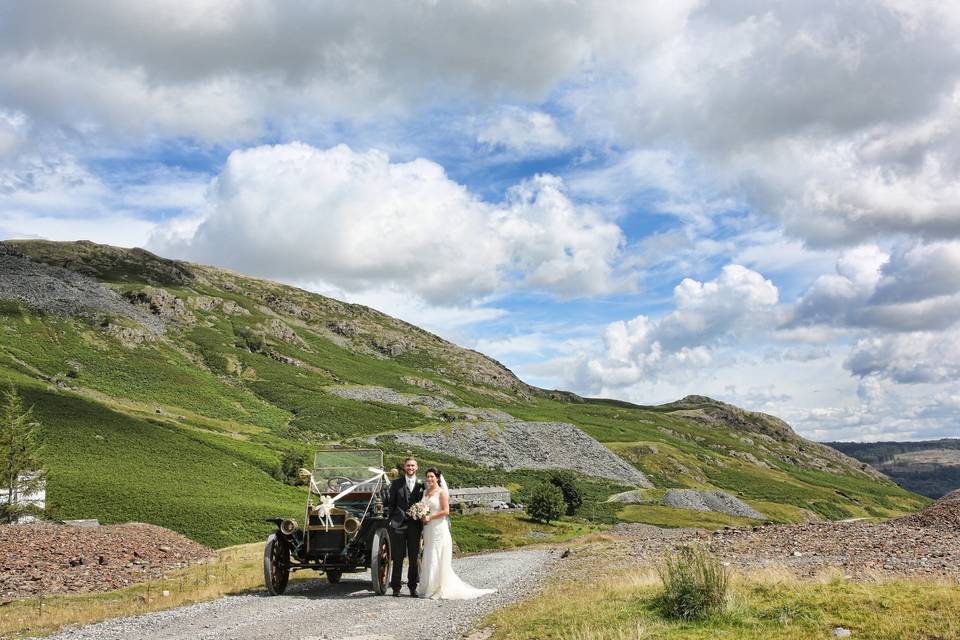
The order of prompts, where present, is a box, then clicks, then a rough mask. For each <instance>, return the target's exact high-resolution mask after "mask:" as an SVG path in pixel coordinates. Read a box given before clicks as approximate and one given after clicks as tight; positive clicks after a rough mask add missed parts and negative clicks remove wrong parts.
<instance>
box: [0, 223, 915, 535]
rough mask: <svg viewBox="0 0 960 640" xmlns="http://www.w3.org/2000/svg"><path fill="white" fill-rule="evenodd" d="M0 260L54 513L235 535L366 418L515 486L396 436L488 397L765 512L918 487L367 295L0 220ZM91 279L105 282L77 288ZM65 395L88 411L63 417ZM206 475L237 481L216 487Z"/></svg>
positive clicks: (791, 437)
mask: <svg viewBox="0 0 960 640" xmlns="http://www.w3.org/2000/svg"><path fill="white" fill-rule="evenodd" d="M50 269H54V270H58V271H52V272H51V271H49V270H50ZM0 273H2V274H3V275H4V278H3V284H2V285H0V330H2V332H0V376H2V375H4V374H6V375H7V376H8V377H10V378H11V379H12V380H13V381H14V383H15V384H17V386H18V387H20V388H21V389H23V390H24V392H25V393H26V394H27V395H28V396H29V398H28V399H29V400H31V401H32V402H33V403H34V404H35V405H36V406H37V408H38V413H40V414H42V415H41V418H43V421H44V424H45V425H46V429H47V432H48V442H49V443H50V444H51V451H52V453H51V474H50V477H51V484H50V487H49V491H48V494H49V503H50V504H51V506H52V510H53V511H54V512H56V513H58V514H62V515H63V516H64V517H67V516H69V517H101V519H103V520H105V521H122V518H129V519H134V518H135V519H138V520H141V521H146V522H154V523H157V524H162V525H165V526H171V528H174V529H176V530H178V531H181V532H184V533H187V534H188V535H191V536H192V537H196V538H197V539H200V540H202V541H204V542H207V543H209V544H214V545H218V544H223V543H231V542H235V541H244V540H248V539H250V538H252V537H254V538H255V537H256V536H255V534H257V535H258V534H259V533H260V532H261V531H262V530H263V529H262V527H260V526H257V525H255V524H250V523H249V521H252V520H255V518H256V517H257V516H256V514H257V513H261V514H262V513H268V512H269V513H272V512H275V511H276V510H278V509H279V510H283V509H290V510H291V511H292V512H293V513H294V514H295V513H296V510H297V509H298V507H296V506H295V505H296V502H297V501H299V500H301V498H300V496H302V493H301V491H300V490H299V489H296V488H295V487H292V486H289V485H288V484H286V483H285V480H286V479H285V478H284V477H283V475H282V471H281V470H282V467H283V464H282V463H283V461H284V460H285V459H287V458H289V457H291V456H294V457H295V456H297V455H299V456H304V457H305V456H308V455H309V451H310V450H311V449H313V448H316V447H318V446H323V445H325V444H331V443H334V442H339V443H343V444H347V445H350V444H361V445H362V444H364V443H366V442H367V439H368V438H370V437H376V438H377V442H378V444H379V446H381V447H383V448H384V449H385V451H386V452H387V455H388V461H389V459H392V458H395V457H397V456H402V455H404V453H405V451H406V450H408V449H412V450H413V451H415V452H416V454H417V455H418V456H421V457H422V459H423V461H424V463H427V462H431V463H435V464H439V465H445V469H450V470H451V474H450V475H451V477H454V478H457V479H458V481H459V482H460V483H461V484H469V483H471V482H482V483H489V482H488V481H494V480H495V481H496V482H498V483H503V484H507V485H510V486H511V487H512V490H514V491H516V492H518V493H519V494H520V495H523V494H524V492H525V491H528V490H529V489H530V488H531V487H532V486H533V485H534V484H535V483H536V482H539V481H542V478H543V477H544V473H545V472H544V471H543V470H538V469H534V468H526V467H524V468H518V469H510V468H507V467H491V466H488V465H484V464H483V463H482V462H481V461H480V460H479V459H472V460H471V459H467V458H464V457H456V456H451V455H449V452H447V451H440V450H437V449H436V448H435V449H433V450H431V449H429V448H423V447H417V446H416V445H411V444H405V443H403V442H401V441H400V440H399V439H398V436H399V435H402V434H416V433H418V432H437V433H451V434H454V435H455V434H456V433H458V432H459V431H462V430H465V429H472V428H474V426H475V425H476V423H477V422H478V420H479V419H480V418H479V416H483V415H486V416H488V417H489V416H494V420H493V422H492V423H490V426H489V427H484V428H488V429H491V434H492V433H493V430H495V429H501V426H498V425H506V424H522V423H528V424H531V425H551V424H556V425H560V424H566V425H571V426H573V427H574V428H576V429H578V430H580V431H582V432H583V433H584V434H585V435H586V436H588V437H589V438H592V439H594V440H596V441H597V442H598V443H600V444H602V445H603V446H604V447H606V448H607V449H609V451H610V452H612V454H615V455H616V456H619V458H621V459H622V460H623V461H625V464H627V465H632V467H633V468H635V469H636V470H637V472H638V473H639V474H642V475H643V476H645V477H647V478H649V479H650V480H651V481H652V482H653V484H654V485H655V487H656V488H655V489H648V490H646V491H650V492H652V493H651V496H650V497H651V499H658V498H659V497H662V496H658V495H657V492H662V491H665V490H667V489H669V488H681V489H682V488H689V489H703V490H721V491H726V492H728V493H730V494H735V495H737V496H739V497H741V498H743V499H745V500H748V501H752V504H751V506H752V507H753V508H754V509H756V510H757V511H759V512H761V513H764V514H765V515H767V517H769V518H771V519H772V520H774V521H782V522H788V521H799V520H803V519H809V517H810V514H817V517H821V518H835V517H836V518H839V517H863V516H869V517H890V516H895V515H901V514H903V513H907V512H910V511H913V510H916V509H917V508H919V507H920V506H922V505H923V504H924V503H925V502H924V500H923V499H921V498H919V497H918V496H915V495H913V494H910V493H909V492H906V491H903V490H902V489H899V488H898V487H896V486H895V485H893V484H892V483H891V482H889V480H887V479H886V478H885V477H883V476H882V475H881V474H878V473H877V472H875V471H874V470H873V469H871V468H870V467H868V466H867V465H864V464H863V463H860V462H858V461H855V460H853V459H852V458H848V457H846V456H843V455H842V454H840V453H838V452H834V451H833V450H826V451H825V450H824V449H822V448H821V445H818V444H817V443H812V442H810V441H807V440H805V439H803V438H801V437H800V436H798V435H797V434H796V433H795V432H793V430H792V429H791V428H790V427H789V425H787V424H786V423H785V422H783V421H782V420H779V419H778V418H775V417H773V416H766V415H765V414H758V413H755V412H750V411H746V410H743V409H740V408H737V407H734V406H733V405H727V404H725V403H722V402H719V401H716V400H713V399H709V398H705V397H702V396H687V397H686V398H683V399H681V400H678V401H676V402H674V403H668V404H666V405H660V406H654V407H650V406H643V405H634V404H631V403H626V402H622V401H615V400H602V399H600V400H598V399H590V398H582V397H580V396H577V395H576V394H572V393H570V392H565V391H560V390H545V389H539V388H537V387H534V386H531V385H528V384H526V383H524V382H523V381H522V380H520V379H519V378H518V377H517V376H515V375H514V374H513V373H512V372H511V371H510V370H509V369H508V368H507V367H505V366H504V365H503V364H502V363H499V362H497V361H496V360H494V359H492V358H489V357H487V356H484V355H483V354H481V353H479V352H476V351H473V350H470V349H464V348H461V347H459V346H457V345H455V344H453V343H451V342H448V341H446V340H444V339H442V338H440V337H439V336H436V335H434V334H432V333H430V332H427V331H425V330H423V329H421V328H419V327H416V326H415V325H411V324H409V323H406V322H404V321H402V320H398V319H396V318H392V317H390V316H388V315H386V314H383V313H381V312H379V311H376V310H375V309H371V308H369V307H365V306H363V305H353V304H349V303H344V302H341V301H338V300H335V299H332V298H328V297H325V296H321V295H318V294H313V293H310V292H306V291H303V290H300V289H297V288H295V287H290V286H288V285H283V284H279V283H274V282H271V281H269V280H264V279H260V278H253V277H249V276H244V275H242V274H237V273H234V272H230V271H227V270H224V269H220V268H218V267H212V266H208V265H199V264H194V263H185V262H180V261H174V260H169V259H166V258H162V257H159V256H155V255H153V254H151V253H150V252H147V251H144V250H140V249H118V248H116V247H107V246H103V245H96V244H94V243H90V242H86V241H80V242H74V243H56V242H49V241H5V242H2V243H0ZM24 274H27V275H26V276H25V275H24ZM71 274H72V275H71ZM31 278H40V279H42V278H47V280H44V281H43V282H46V283H47V284H50V283H51V282H52V281H53V280H57V279H58V278H60V280H62V281H63V282H66V283H67V284H68V285H71V286H74V289H73V290H72V291H73V292H74V293H76V294H77V296H78V299H79V300H86V301H87V302H89V303H90V304H88V305H86V306H84V305H73V306H68V307H63V308H60V307H58V306H56V304H55V303H57V302H59V301H62V296H63V295H65V294H63V291H61V290H59V289H56V288H55V287H54V288H53V289H50V291H52V292H53V295H52V296H50V295H48V296H47V297H46V298H45V297H44V295H46V294H47V293H49V291H48V290H47V288H46V287H39V288H38V287H34V286H33V284H36V282H34V281H33V280H31ZM31 282H33V284H31ZM63 282H61V284H63ZM94 285H95V286H94ZM51 286H53V285H51ZM94 290H96V291H99V293H100V294H102V297H101V298H97V297H96V296H92V295H88V294H89V292H90V291H94ZM31 296H34V297H33V298H32V297H31ZM58 296H60V297H58ZM84 296H87V297H86V298H85V297H84ZM104 300H106V301H108V302H109V304H107V302H103V301H104ZM118 301H120V302H119V303H122V305H125V306H121V307H117V306H116V305H117V304H119V303H118ZM48 303H49V304H52V305H53V306H49V307H48V308H46V309H44V306H43V305H44V304H48ZM101 303H102V304H101ZM31 304H36V305H37V306H36V308H35V307H34V306H31ZM98 305H100V306H98ZM38 309H39V310H38ZM148 325H153V326H154V328H155V329H156V330H151V329H150V328H149V326H148ZM345 385H346V386H347V387H350V388H355V389H359V390H360V391H358V392H357V393H355V394H353V395H355V396H356V397H344V396H342V394H341V395H337V393H334V391H335V389H336V388H337V387H338V386H339V387H343V386H345ZM376 389H385V390H388V391H390V393H379V394H378V393H377V392H375V390H376ZM398 398H399V400H398ZM444 403H446V404H444ZM71 412H72V413H73V415H76V416H81V417H83V419H68V416H69V415H70V414H71ZM94 415H96V416H99V417H98V418H96V419H94V418H93V417H92V416H94ZM497 416H501V417H497ZM483 419H486V418H483ZM84 420H88V421H87V422H84ZM98 425H113V426H114V427H115V428H112V429H106V428H105V427H100V426H98ZM542 428H543V427H531V429H533V430H534V431H535V430H536V429H541V430H542ZM564 428H566V427H564ZM98 429H99V430H98ZM501 430H502V429H501ZM101 431H110V434H107V433H102V432H101ZM507 431H511V433H513V432H517V430H516V429H515V428H511V429H509V430H507ZM464 432H465V431H464ZM541 432H542V431H541ZM517 433H519V436H524V434H523V432H522V429H521V430H520V432H517ZM570 433H573V432H570ZM111 434H112V435H111ZM131 434H138V435H139V436H140V439H139V440H137V439H136V438H132V437H131ZM519 436H518V437H519ZM114 439H115V440H116V442H122V443H123V446H125V447H131V448H132V450H135V451H138V452H141V451H142V452H143V455H146V456H148V458H149V464H146V463H144V464H145V466H146V467H148V469H147V470H143V469H137V465H133V464H131V461H130V460H127V459H124V458H123V456H122V455H121V453H120V452H119V450H118V449H116V448H115V447H113V444H112V443H113V442H114ZM147 445H149V446H147ZM118 446H119V445H118ZM563 448H564V447H559V446H554V447H552V449H551V450H553V449H561V450H562V449H563ZM548 453H549V452H548ZM545 455H546V454H545ZM83 456H88V457H89V460H99V461H101V463H102V464H105V465H106V466H107V468H108V470H109V471H110V473H108V474H107V477H105V478H102V479H101V480H102V481H99V482H98V481H93V480H89V479H79V476H80V475H82V474H81V473H80V471H81V469H74V468H72V466H74V465H78V466H79V467H81V468H83V469H86V470H87V471H89V470H90V469H91V463H88V462H87V461H86V459H85V458H83ZM181 458H182V459H185V460H189V461H192V463H193V466H190V465H188V467H189V469H188V470H187V471H186V472H185V473H186V475H185V474H184V473H179V474H178V473H175V472H174V471H173V468H174V467H175V466H176V464H175V463H176V462H178V461H179V460H180V459H181ZM205 463H206V464H208V465H209V467H210V469H209V470H208V469H205V468H204V464H205ZM191 474H192V475H191ZM217 474H221V475H222V476H223V477H225V478H226V477H229V478H231V480H230V482H233V483H234V486H236V487H237V488H238V489H237V490H238V492H239V493H240V494H243V496H244V497H245V498H250V499H249V500H241V499H239V497H238V496H231V495H229V494H228V493H227V492H226V491H225V490H223V488H222V487H217V486H216V481H215V477H219V476H217ZM137 475H139V476H142V478H136V479H135V480H130V479H131V478H133V477H134V476H137ZM184 477H187V478H189V479H190V482H191V483H192V486H194V487H196V488H197V490H198V491H200V493H201V495H202V496H205V497H204V498H203V499H198V500H197V501H195V502H196V504H193V503H190V502H189V501H187V499H186V498H185V497H184V496H181V495H177V494H176V490H175V489H174V488H171V486H174V487H175V485H176V484H177V483H178V482H182V480H183V478H184ZM581 477H582V480H583V482H584V484H585V491H586V493H587V498H588V502H589V503H590V508H591V513H593V514H595V515H597V514H598V515H597V517H607V518H609V517H618V518H623V517H630V518H661V519H662V518H663V517H665V516H669V515H670V513H671V512H670V511H663V510H664V509H668V507H660V506H649V507H648V506H645V505H630V510H629V511H627V510H624V509H623V507H622V505H620V506H617V505H611V504H610V503H607V502H606V498H607V497H609V496H610V495H613V494H615V493H619V492H622V491H624V490H627V489H630V488H631V487H630V486H629V485H623V484H618V483H617V482H615V481H613V480H611V479H606V480H604V479H601V478H593V477H590V476H589V475H584V476H581ZM108 480H113V482H112V483H111V482H108ZM141 480H142V482H141ZM118 482H120V483H121V486H123V484H122V483H123V482H131V483H132V484H133V485H135V486H137V487H141V488H143V489H144V490H147V491H149V490H150V489H148V488H147V487H148V486H153V487H160V488H161V489H160V490H159V494H158V495H159V496H160V497H161V498H162V499H161V500H159V501H158V502H157V503H156V504H154V505H152V506H145V505H137V504H133V503H132V499H131V496H129V495H116V494H117V483H118ZM120 493H121V494H123V491H121V492H120ZM299 508H302V507H299ZM178 509H180V510H183V511H184V512H183V513H177V510H178ZM204 509H209V510H210V513H209V514H206V515H204V514H203V513H201V512H202V511H203V510H204ZM216 514H219V515H216ZM631 514H632V515H631ZM637 514H640V515H637ZM188 515H189V516H191V517H192V518H193V520H191V519H190V518H188ZM217 522H220V524H216V523H217ZM207 525H210V526H207Z"/></svg>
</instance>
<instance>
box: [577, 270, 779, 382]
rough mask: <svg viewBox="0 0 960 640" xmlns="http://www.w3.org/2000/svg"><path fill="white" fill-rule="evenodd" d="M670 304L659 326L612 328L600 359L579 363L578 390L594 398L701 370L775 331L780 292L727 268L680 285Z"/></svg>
mask: <svg viewBox="0 0 960 640" xmlns="http://www.w3.org/2000/svg"><path fill="white" fill-rule="evenodd" d="M673 300H674V306H675V310H674V311H672V312H671V313H669V314H667V315H666V316H664V317H663V318H661V319H659V320H651V319H650V318H648V317H647V316H643V315H641V316H637V317H635V318H633V319H632V320H629V321H626V322H624V321H617V322H613V323H611V324H610V325H609V326H608V327H607V329H606V331H605V333H604V338H603V339H604V350H603V353H602V355H601V356H600V357H594V358H589V359H587V360H585V361H584V362H582V363H581V365H580V367H579V368H578V370H577V371H576V378H575V379H574V381H573V382H574V383H575V384H576V386H577V387H578V388H581V389H588V390H590V392H592V393H596V392H598V391H600V390H611V389H617V388H624V387H628V386H630V385H633V384H636V383H638V382H641V381H643V382H655V381H656V380H657V379H658V378H659V377H660V376H662V375H684V374H685V372H688V371H694V370H696V369H700V368H705V367H707V366H708V365H710V364H711V362H712V358H713V354H714V352H715V351H716V349H717V348H718V347H720V346H722V345H725V344H727V345H728V344H731V343H734V342H737V341H739V340H741V339H743V338H745V337H748V336H749V335H751V334H753V333H754V332H757V331H761V330H765V329H769V328H770V327H771V326H772V325H773V323H774V322H775V315H776V306H777V302H778V292H777V288H776V287H775V286H774V285H773V283H772V282H770V281H769V280H767V279H765V278H764V277H763V276H762V275H761V274H759V273H757V272H755V271H751V270H750V269H747V268H745V267H742V266H740V265H728V266H726V267H724V268H723V270H722V272H721V273H720V275H719V276H718V277H717V278H716V279H715V280H712V281H709V282H698V281H696V280H692V279H690V278H686V279H684V280H683V281H682V282H681V283H680V284H679V285H677V287H676V288H675V289H674V293H673Z"/></svg>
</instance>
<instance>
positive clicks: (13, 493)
mask: <svg viewBox="0 0 960 640" xmlns="http://www.w3.org/2000/svg"><path fill="white" fill-rule="evenodd" d="M40 448H41V445H40V425H39V424H38V423H37V422H36V421H35V420H34V419H33V407H31V408H29V409H24V408H23V401H22V400H21V399H20V395H19V394H18V393H17V389H16V387H14V386H13V384H12V383H11V384H10V385H9V386H8V388H7V389H6V390H5V391H4V392H3V397H2V398H0V489H2V490H4V491H5V492H6V495H5V496H3V498H2V501H0V521H6V522H10V521H15V520H16V519H17V518H18V517H19V516H20V515H21V514H22V513H23V512H24V511H26V510H27V509H26V508H25V507H24V506H23V505H20V504H18V498H19V497H21V496H29V495H32V494H33V493H35V492H36V491H38V490H39V489H40V488H41V487H42V486H43V482H44V472H43V465H42V463H41V450H40Z"/></svg>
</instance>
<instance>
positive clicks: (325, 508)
mask: <svg viewBox="0 0 960 640" xmlns="http://www.w3.org/2000/svg"><path fill="white" fill-rule="evenodd" d="M303 471H307V470H306V469H301V476H302V475H304V474H303ZM367 471H369V472H371V473H373V474H374V476H373V477H372V478H368V479H366V480H364V481H363V482H358V483H356V484H353V485H350V486H349V487H347V488H346V489H344V490H343V491H341V492H340V493H338V494H337V495H335V496H333V497H332V498H331V497H330V496H325V495H322V494H323V492H322V491H320V489H319V488H318V487H317V483H316V482H314V480H313V474H312V473H310V472H309V471H307V474H306V475H308V476H309V478H310V489H311V490H313V491H315V492H316V493H317V494H321V495H320V504H318V505H317V509H316V513H317V516H318V517H319V518H320V521H321V522H323V529H324V531H327V530H329V529H330V527H332V526H333V520H332V519H331V518H330V515H331V511H332V510H333V507H334V506H335V505H336V502H337V500H339V499H340V498H342V497H344V496H346V495H349V494H351V493H353V492H354V491H356V489H357V487H361V486H363V485H365V484H367V483H368V482H373V481H375V480H379V479H380V478H385V477H386V476H387V472H386V471H384V470H383V469H377V468H376V467H367Z"/></svg>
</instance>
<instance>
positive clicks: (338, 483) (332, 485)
mask: <svg viewBox="0 0 960 640" xmlns="http://www.w3.org/2000/svg"><path fill="white" fill-rule="evenodd" d="M353 484H354V482H353V480H352V479H351V478H348V477H347V476H334V477H332V478H330V479H328V480H327V490H328V491H335V492H337V493H340V492H341V491H343V490H344V489H346V488H347V487H350V486H353Z"/></svg>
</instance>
